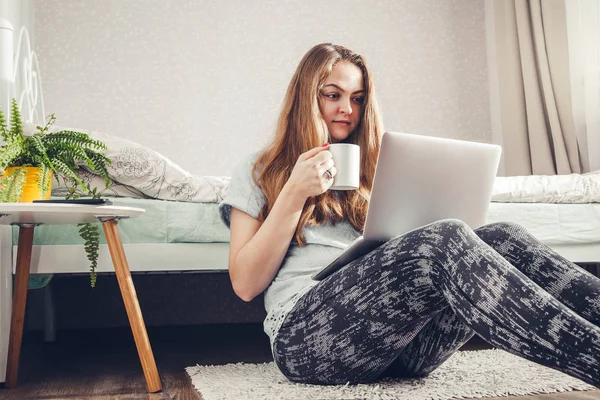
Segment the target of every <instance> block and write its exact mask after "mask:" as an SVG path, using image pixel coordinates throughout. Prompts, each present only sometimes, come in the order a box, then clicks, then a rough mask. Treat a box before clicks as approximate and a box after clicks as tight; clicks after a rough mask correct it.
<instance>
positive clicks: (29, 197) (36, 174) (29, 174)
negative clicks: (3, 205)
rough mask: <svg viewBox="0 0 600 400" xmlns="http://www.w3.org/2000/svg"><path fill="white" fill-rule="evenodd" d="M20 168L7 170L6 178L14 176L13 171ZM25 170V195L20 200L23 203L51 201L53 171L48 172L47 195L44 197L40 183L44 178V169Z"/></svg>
mask: <svg viewBox="0 0 600 400" xmlns="http://www.w3.org/2000/svg"><path fill="white" fill-rule="evenodd" d="M17 168H19V167H9V168H6V171H5V172H4V176H10V175H12V173H13V171H14V170H15V169H17ZM23 168H24V169H25V183H24V184H23V193H22V194H21V197H20V198H19V202H21V203H31V202H32V201H34V200H49V199H50V192H51V189H52V171H48V174H49V175H50V176H49V179H48V180H47V182H48V183H47V184H46V194H45V195H44V196H43V197H42V190H41V188H40V185H39V181H40V179H41V178H42V169H41V168H40V167H23Z"/></svg>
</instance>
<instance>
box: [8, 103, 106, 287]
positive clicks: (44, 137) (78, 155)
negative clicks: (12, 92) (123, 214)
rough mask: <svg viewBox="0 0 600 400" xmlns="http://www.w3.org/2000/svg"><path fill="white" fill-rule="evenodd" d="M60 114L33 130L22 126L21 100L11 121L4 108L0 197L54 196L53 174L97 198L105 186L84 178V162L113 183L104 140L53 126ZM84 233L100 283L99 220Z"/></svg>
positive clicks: (93, 273)
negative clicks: (95, 185) (29, 131)
mask: <svg viewBox="0 0 600 400" xmlns="http://www.w3.org/2000/svg"><path fill="white" fill-rule="evenodd" d="M55 120H56V118H55V116H54V114H52V115H50V116H49V117H48V120H47V122H46V124H45V126H38V127H37V131H36V132H35V133H33V134H26V133H24V131H23V123H22V121H21V114H20V111H19V107H18V105H17V102H16V101H15V100H14V99H13V101H12V104H11V117H10V126H9V125H8V124H7V121H6V117H5V116H4V114H3V113H2V110H0V135H1V136H2V139H3V140H4V144H3V145H2V146H0V176H1V178H0V202H31V201H33V200H37V199H48V198H49V197H50V192H51V185H52V179H53V176H54V179H56V180H57V181H58V182H60V179H61V178H62V179H63V180H64V183H65V185H66V186H68V187H70V191H69V194H68V195H67V196H66V197H67V198H76V197H79V194H78V193H76V191H77V189H78V188H80V189H81V191H83V193H84V194H85V195H87V196H91V197H94V198H99V197H100V196H101V191H100V192H99V191H98V189H97V188H92V187H90V185H89V184H87V185H86V184H85V183H84V182H83V181H82V180H81V179H80V178H79V176H78V174H77V172H78V170H79V169H81V168H82V165H85V167H86V168H87V169H88V170H89V171H91V172H93V173H95V174H97V175H99V176H102V177H103V178H104V181H105V183H106V187H108V185H109V183H110V179H109V176H108V170H107V166H108V165H110V159H109V158H107V157H106V156H105V155H104V153H103V152H104V150H106V145H105V144H104V143H102V142H100V141H98V140H94V139H91V138H90V137H89V136H88V135H87V134H85V133H81V132H75V131H66V130H63V131H58V132H50V127H51V126H52V125H53V124H54V122H55ZM79 234H80V236H81V237H82V238H83V239H84V241H85V250H86V253H87V257H88V260H89V261H90V263H91V266H90V272H91V285H92V287H94V286H95V284H96V266H97V262H98V249H99V240H100V230H99V227H98V224H80V229H79Z"/></svg>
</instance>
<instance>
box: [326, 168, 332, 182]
mask: <svg viewBox="0 0 600 400" xmlns="http://www.w3.org/2000/svg"><path fill="white" fill-rule="evenodd" d="M325 173H326V174H327V180H328V181H329V180H331V179H333V175H332V174H331V171H330V170H325Z"/></svg>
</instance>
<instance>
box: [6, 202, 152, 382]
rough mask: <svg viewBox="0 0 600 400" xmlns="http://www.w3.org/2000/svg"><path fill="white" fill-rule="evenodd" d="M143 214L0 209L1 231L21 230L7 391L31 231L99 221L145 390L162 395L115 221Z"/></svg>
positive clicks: (15, 365) (15, 358) (31, 206)
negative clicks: (5, 228)
mask: <svg viewBox="0 0 600 400" xmlns="http://www.w3.org/2000/svg"><path fill="white" fill-rule="evenodd" d="M144 212H145V210H143V209H141V208H132V207H117V206H104V205H103V206H93V205H79V204H51V203H48V204H42V203H0V225H17V226H19V244H18V247H17V264H16V271H15V277H14V280H15V282H14V293H13V302H12V313H11V321H10V338H9V342H8V361H7V367H6V381H5V387H6V388H13V387H15V386H16V385H17V375H18V369H19V354H20V351H21V342H22V337H23V323H24V317H25V305H26V302H27V283H28V280H29V268H30V264H31V250H32V246H33V232H34V228H35V227H36V226H37V225H40V224H51V225H54V224H79V223H85V222H97V221H101V222H102V228H103V229H104V234H105V236H106V241H107V244H108V249H109V251H110V256H111V258H112V262H113V266H114V268H115V273H116V275H117V280H118V282H119V287H120V288H121V296H122V297H123V302H124V303H125V309H126V311H127V316H128V318H129V325H130V326H131V330H132V332H133V338H134V340H135V345H136V347H137V350H138V355H139V357H140V361H141V363H142V369H143V371H144V377H145V378H146V386H147V389H148V391H149V392H150V393H154V392H158V391H160V390H161V389H162V388H161V383H160V377H159V375H158V370H157V368H156V362H155V361H154V355H153V353H152V348H151V346H150V340H149V339H148V334H147V332H146V326H145V324H144V319H143V317H142V311H141V309H140V305H139V302H138V298H137V294H136V292H135V287H134V285H133V281H132V280H131V273H130V271H129V265H128V264H127V259H126V258H125V252H124V250H123V244H122V243H121V237H120V236H119V230H118V228H117V221H118V220H119V219H123V218H131V217H135V216H137V215H140V214H142V213H144Z"/></svg>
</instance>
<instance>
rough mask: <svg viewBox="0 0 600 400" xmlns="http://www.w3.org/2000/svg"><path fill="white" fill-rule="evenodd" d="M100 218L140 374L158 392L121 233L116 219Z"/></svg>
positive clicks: (155, 374) (159, 384) (148, 342)
mask: <svg viewBox="0 0 600 400" xmlns="http://www.w3.org/2000/svg"><path fill="white" fill-rule="evenodd" d="M101 221H102V228H103V229H104V234H105V235H106V241H107V244H108V249H109V251H110V256H111V258H112V261H113V265H114V267H115V272H116V275H117V280H118V281H119V287H120V288H121V296H123V302H124V303H125V310H126V311H127V317H128V318H129V325H130V326H131V330H132V332H133V338H134V340H135V345H136V347H137V351H138V355H139V357H140V361H141V363H142V369H143V371H144V377H145V378H146V386H147V388H148V392H150V393H154V392H158V391H160V390H162V387H161V383H160V377H159V375H158V370H157V369H156V362H155V361H154V355H153V354H152V347H150V340H149V339H148V333H147V332H146V325H145V324H144V318H143V317H142V310H141V309H140V304H139V302H138V298H137V294H136V292H135V286H134V285H133V281H132V280H131V272H130V271H129V265H128V264H127V259H126V258H125V251H124V250H123V244H122V243H121V237H120V236H119V229H118V227H117V221H116V219H110V220H102V219H101Z"/></svg>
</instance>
